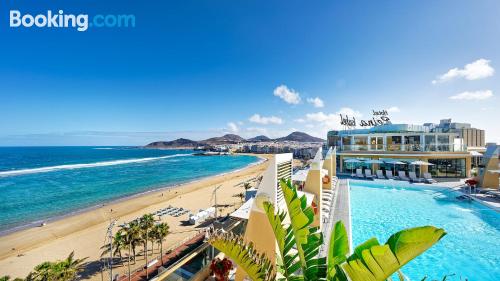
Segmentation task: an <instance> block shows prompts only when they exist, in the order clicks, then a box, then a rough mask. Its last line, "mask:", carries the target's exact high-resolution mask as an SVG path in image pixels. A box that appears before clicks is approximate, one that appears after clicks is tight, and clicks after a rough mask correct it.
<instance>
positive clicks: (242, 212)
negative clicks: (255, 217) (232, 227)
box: [230, 198, 254, 220]
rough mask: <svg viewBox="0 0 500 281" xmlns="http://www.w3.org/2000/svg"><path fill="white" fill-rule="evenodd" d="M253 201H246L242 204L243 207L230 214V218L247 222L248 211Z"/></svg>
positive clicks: (251, 199)
mask: <svg viewBox="0 0 500 281" xmlns="http://www.w3.org/2000/svg"><path fill="white" fill-rule="evenodd" d="M253 200H254V198H250V199H248V201H246V202H245V203H243V205H241V207H239V208H238V210H236V211H234V212H232V213H231V215H230V216H231V217H233V218H240V219H245V220H247V219H248V217H249V216H250V210H251V209H252V205H253Z"/></svg>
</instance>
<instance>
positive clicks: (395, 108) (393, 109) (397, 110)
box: [387, 106, 401, 112]
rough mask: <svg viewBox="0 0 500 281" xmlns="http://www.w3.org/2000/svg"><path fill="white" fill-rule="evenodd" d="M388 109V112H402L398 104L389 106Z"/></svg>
mask: <svg viewBox="0 0 500 281" xmlns="http://www.w3.org/2000/svg"><path fill="white" fill-rule="evenodd" d="M387 111H388V112H401V110H400V109H399V107H397V106H391V107H389V109H387Z"/></svg>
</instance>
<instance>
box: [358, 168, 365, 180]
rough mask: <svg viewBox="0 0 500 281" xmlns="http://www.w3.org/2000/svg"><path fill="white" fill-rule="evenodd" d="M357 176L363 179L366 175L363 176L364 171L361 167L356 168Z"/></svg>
mask: <svg viewBox="0 0 500 281" xmlns="http://www.w3.org/2000/svg"><path fill="white" fill-rule="evenodd" d="M356 177H357V178H361V179H362V178H364V177H365V176H363V171H361V169H356Z"/></svg>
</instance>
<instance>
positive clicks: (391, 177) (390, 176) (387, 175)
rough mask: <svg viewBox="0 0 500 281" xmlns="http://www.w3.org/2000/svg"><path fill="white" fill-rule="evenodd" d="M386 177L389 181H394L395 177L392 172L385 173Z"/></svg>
mask: <svg viewBox="0 0 500 281" xmlns="http://www.w3.org/2000/svg"><path fill="white" fill-rule="evenodd" d="M385 176H386V177H387V179H388V180H393V179H394V176H393V175H392V171H385Z"/></svg>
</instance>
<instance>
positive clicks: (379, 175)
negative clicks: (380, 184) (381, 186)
mask: <svg viewBox="0 0 500 281" xmlns="http://www.w3.org/2000/svg"><path fill="white" fill-rule="evenodd" d="M377 178H378V179H379V180H385V177H384V172H382V170H377Z"/></svg>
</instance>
